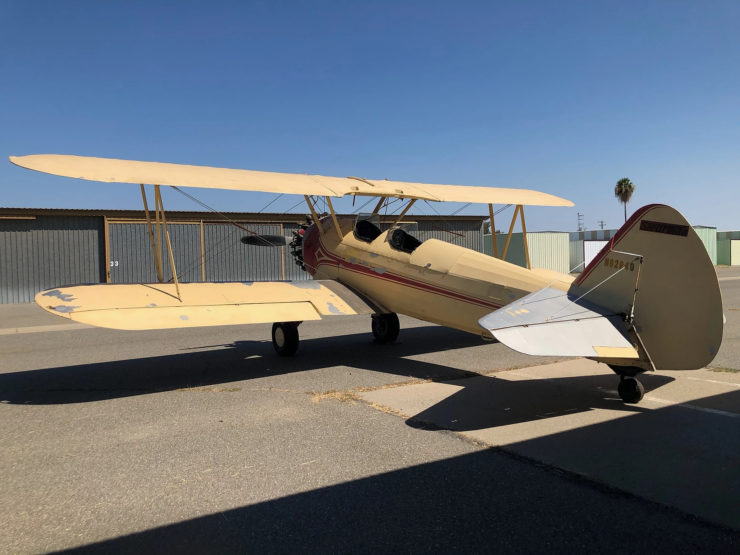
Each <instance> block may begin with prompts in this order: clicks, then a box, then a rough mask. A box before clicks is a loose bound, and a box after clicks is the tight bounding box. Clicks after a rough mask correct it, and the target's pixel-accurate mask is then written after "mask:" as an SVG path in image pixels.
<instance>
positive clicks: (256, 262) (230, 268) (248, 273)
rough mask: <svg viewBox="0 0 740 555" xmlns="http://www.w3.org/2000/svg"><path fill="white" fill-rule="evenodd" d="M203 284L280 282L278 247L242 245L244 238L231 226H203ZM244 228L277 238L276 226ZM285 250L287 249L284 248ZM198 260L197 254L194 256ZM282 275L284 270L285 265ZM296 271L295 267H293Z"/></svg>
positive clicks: (278, 230)
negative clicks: (213, 282) (204, 267)
mask: <svg viewBox="0 0 740 555" xmlns="http://www.w3.org/2000/svg"><path fill="white" fill-rule="evenodd" d="M205 225H206V228H205V249H206V280H208V281H267V280H279V279H282V275H281V263H280V259H281V252H282V249H281V248H280V247H257V246H253V245H244V244H243V243H242V242H241V238H242V237H244V236H245V235H248V234H247V233H246V232H245V231H243V230H241V229H239V228H237V227H234V226H233V225H231V224H220V223H212V224H205ZM244 227H246V228H248V229H249V230H250V231H253V232H255V233H259V234H265V235H280V225H279V224H251V223H246V224H244ZM286 250H287V247H286ZM198 256H200V254H199V255H198ZM285 269H286V275H287V271H288V266H287V265H286V268H285ZM296 270H298V267H296Z"/></svg>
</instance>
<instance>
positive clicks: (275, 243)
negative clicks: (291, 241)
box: [241, 235, 288, 247]
mask: <svg viewBox="0 0 740 555" xmlns="http://www.w3.org/2000/svg"><path fill="white" fill-rule="evenodd" d="M241 241H242V243H244V244H245V245H253V246H255V247H284V246H285V245H287V244H288V242H287V241H286V239H285V237H283V236H282V235H245V236H244V237H242V239H241Z"/></svg>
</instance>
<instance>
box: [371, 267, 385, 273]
mask: <svg viewBox="0 0 740 555" xmlns="http://www.w3.org/2000/svg"><path fill="white" fill-rule="evenodd" d="M372 270H373V272H375V273H376V274H384V273H385V271H386V270H385V268H379V267H378V268H372Z"/></svg>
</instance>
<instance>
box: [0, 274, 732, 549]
mask: <svg viewBox="0 0 740 555" xmlns="http://www.w3.org/2000/svg"><path fill="white" fill-rule="evenodd" d="M718 273H719V276H720V279H721V280H722V281H721V282H720V285H721V287H722V290H723V301H724V307H725V315H726V317H727V324H726V326H725V337H724V341H723V345H722V349H721V350H720V353H719V354H718V356H717V358H716V359H715V361H714V362H713V363H712V365H711V366H712V368H710V369H704V370H698V371H692V372H659V373H656V374H651V375H647V376H645V378H644V383H645V385H646V389H647V395H646V398H645V400H644V401H643V402H642V403H641V404H640V405H638V406H636V407H626V406H625V405H623V404H622V403H621V402H620V401H618V400H617V399H616V395H615V392H614V389H615V388H616V377H615V376H613V375H612V374H611V373H610V372H608V371H605V369H604V368H603V365H596V364H595V363H591V362H589V361H584V360H580V359H575V360H570V361H569V360H563V359H553V358H534V357H527V356H524V355H520V354H517V353H515V352H513V351H511V350H509V349H507V348H506V347H504V346H503V345H500V344H495V343H486V342H483V341H482V340H481V339H479V338H477V337H474V336H471V335H467V334H464V333H461V332H457V331H454V330H449V329H446V328H442V327H439V326H432V325H428V324H425V323H423V322H419V321H416V320H412V319H408V318H402V319H401V320H402V332H401V336H400V338H399V341H398V342H397V343H395V344H392V345H377V344H375V343H373V342H372V336H371V335H370V332H369V327H370V322H369V318H367V317H347V318H345V319H342V318H334V319H330V320H327V321H325V322H306V323H304V324H302V325H301V327H300V332H301V338H302V341H301V347H300V350H299V352H298V354H297V356H296V357H294V358H291V359H281V358H279V357H276V356H275V355H274V353H273V350H272V345H271V343H270V340H269V336H270V326H268V325H264V326H263V325H255V326H243V327H223V328H199V329H187V330H170V331H156V332H120V331H113V330H103V329H97V328H87V327H85V326H79V325H76V324H72V323H67V322H65V321H64V320H61V319H59V318H56V317H53V316H51V315H48V314H46V313H44V312H43V311H41V309H39V308H37V307H36V306H35V305H4V306H0V360H1V361H2V365H1V368H0V440H2V446H3V448H2V455H0V472H1V474H2V476H3V488H1V489H0V515H2V516H0V518H1V519H2V521H1V523H2V526H0V545H1V546H2V548H1V549H2V551H3V552H13V553H18V552H21V553H27V552H48V551H55V550H61V549H77V550H82V551H121V552H132V551H154V550H158V551H162V550H179V551H203V552H288V551H290V552H317V551H321V552H339V551H341V552H349V551H351V552H371V551H373V552H377V551H379V550H382V551H390V552H399V551H403V552H429V551H450V550H454V551H465V552H471V551H472V552H480V551H491V550H497V551H503V552H542V551H545V550H547V551H554V552H561V551H572V550H579V551H588V552H600V553H626V552H630V553H635V552H643V553H647V552H650V553H656V552H659V553H668V552H671V553H696V552H712V553H737V552H738V551H740V532H739V530H740V508H739V507H738V503H737V502H736V500H737V499H738V492H740V486H739V484H740V476H739V475H738V468H740V417H738V415H739V414H740V373H737V372H733V371H732V370H738V369H740V356H738V355H740V344H739V343H740V269H735V268H729V269H724V268H721V269H719V272H718Z"/></svg>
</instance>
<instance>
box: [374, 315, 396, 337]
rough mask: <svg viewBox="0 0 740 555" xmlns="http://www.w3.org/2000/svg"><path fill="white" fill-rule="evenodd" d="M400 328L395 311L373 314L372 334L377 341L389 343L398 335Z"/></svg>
mask: <svg viewBox="0 0 740 555" xmlns="http://www.w3.org/2000/svg"><path fill="white" fill-rule="evenodd" d="M400 329H401V326H400V324H399V323H398V316H396V314H395V313H393V312H389V313H387V314H373V335H374V336H375V341H377V342H378V343H391V342H393V341H395V340H396V338H397V337H398V331H399V330H400Z"/></svg>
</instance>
